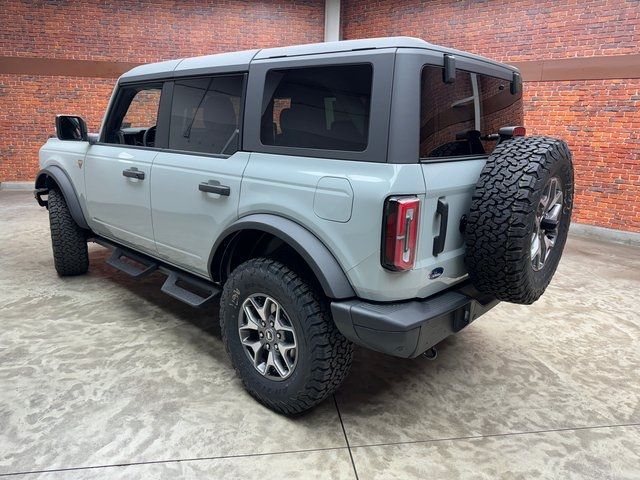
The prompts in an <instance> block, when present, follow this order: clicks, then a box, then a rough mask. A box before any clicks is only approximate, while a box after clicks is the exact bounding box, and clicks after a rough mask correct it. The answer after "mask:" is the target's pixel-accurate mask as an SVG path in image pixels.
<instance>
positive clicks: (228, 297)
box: [220, 258, 353, 415]
mask: <svg viewBox="0 0 640 480" xmlns="http://www.w3.org/2000/svg"><path fill="white" fill-rule="evenodd" d="M256 294H264V295H268V296H270V297H272V298H273V299H275V300H276V301H277V302H279V304H280V305H281V307H282V308H283V309H284V310H285V311H286V314H287V316H288V318H289V320H290V322H291V325H292V326H293V328H294V330H295V332H296V337H297V343H298V348H297V352H296V354H297V360H296V362H297V363H296V365H295V368H294V369H292V372H291V373H290V376H288V377H286V378H284V379H279V380H277V381H276V380H273V379H271V378H268V377H266V376H264V375H263V374H262V373H260V372H259V371H258V370H257V369H256V368H255V367H254V363H253V362H252V361H251V360H250V358H249V356H248V354H247V353H246V346H244V345H243V344H242V343H241V341H240V334H239V331H238V327H239V322H240V315H241V312H242V305H243V303H244V302H245V300H247V299H248V298H249V296H251V295H256ZM220 326H221V331H222V339H223V342H224V344H225V348H226V350H227V353H228V354H229V357H230V358H231V362H232V363H233V366H234V368H235V370H236V372H237V374H238V376H239V377H240V379H241V380H242V383H243V384H244V386H245V388H246V390H247V391H248V392H249V393H250V394H251V395H252V396H253V397H254V398H255V399H257V400H258V401H259V402H260V403H262V404H263V405H265V406H267V407H268V408H270V409H272V410H274V411H276V412H279V413H283V414H285V415H295V414H299V413H302V412H304V411H306V410H309V409H311V408H313V407H314V406H315V405H317V404H318V403H320V402H321V401H322V400H324V399H325V398H326V397H327V396H329V395H331V394H332V393H333V392H334V391H335V390H336V389H337V388H338V386H339V385H340V384H341V383H342V381H343V380H344V378H345V377H346V376H347V373H348V372H349V368H350V367H351V360H352V356H353V345H352V343H351V342H350V341H349V340H347V339H346V338H345V337H344V336H343V335H342V334H341V333H340V332H339V331H338V329H337V327H336V325H335V323H334V321H333V318H332V317H331V313H330V311H329V308H328V304H327V301H326V299H325V297H324V296H323V295H322V293H321V292H319V291H316V290H315V289H314V288H313V287H312V286H310V285H309V284H308V283H307V282H305V281H304V280H303V279H302V277H301V276H300V275H298V274H297V273H296V272H294V271H293V270H291V269H290V268H288V267H286V266H285V265H283V264H282V263H280V262H278V261H276V260H272V259H266V258H254V259H251V260H248V261H247V262H245V263H243V264H241V265H240V266H238V267H237V268H236V269H235V270H233V272H231V275H230V276H229V278H228V280H227V282H226V283H225V285H224V288H223V291H222V297H221V300H220Z"/></svg>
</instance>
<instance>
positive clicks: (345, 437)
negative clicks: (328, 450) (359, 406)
mask: <svg viewBox="0 0 640 480" xmlns="http://www.w3.org/2000/svg"><path fill="white" fill-rule="evenodd" d="M333 403H334V404H335V406H336V412H338V420H340V426H341V427H342V433H343V434H344V441H345V442H346V444H347V451H348V452H349V458H350V459H351V466H352V467H353V473H354V475H355V476H356V480H359V477H358V469H357V468H356V462H355V460H354V459H353V452H352V451H351V446H350V445H349V437H347V429H346V428H344V422H343V421H342V414H341V413H340V407H338V399H337V398H336V396H335V394H334V395H333Z"/></svg>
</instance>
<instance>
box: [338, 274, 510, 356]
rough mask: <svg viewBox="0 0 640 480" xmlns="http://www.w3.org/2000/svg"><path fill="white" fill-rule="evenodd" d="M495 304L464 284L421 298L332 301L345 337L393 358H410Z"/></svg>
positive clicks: (496, 301)
mask: <svg viewBox="0 0 640 480" xmlns="http://www.w3.org/2000/svg"><path fill="white" fill-rule="evenodd" d="M497 304H498V300H496V299H495V298H494V297H491V296H486V295H482V294H480V293H479V292H478V291H477V290H476V289H474V288H473V286H471V285H470V284H469V283H468V282H467V283H464V284H462V285H459V286H456V287H454V288H453V289H450V290H446V291H444V292H442V293H439V294H436V295H433V296H431V297H429V298H426V299H424V300H411V301H407V302H398V303H374V302H369V301H366V300H360V299H351V300H344V301H335V302H332V303H331V312H332V314H333V319H334V321H335V322H336V325H337V326H338V329H339V330H340V331H341V332H342V334H343V335H344V336H345V337H347V338H348V339H349V340H351V341H353V342H355V343H357V344H359V345H362V346H364V347H367V348H370V349H372V350H377V351H379V352H383V353H387V354H389V355H393V356H396V357H403V358H413V357H417V356H418V355H420V354H422V353H423V352H425V351H426V350H428V349H429V348H431V347H433V346H434V345H436V344H437V343H439V342H441V341H442V340H444V339H445V338H447V337H448V336H449V335H451V334H453V333H456V332H459V331H460V330H462V329H463V328H464V327H466V326H467V325H469V324H470V323H471V322H473V321H474V320H475V319H476V318H478V317H479V316H481V315H483V314H484V313H486V312H487V311H488V310H490V309H491V308H493V307H495V306H496V305H497Z"/></svg>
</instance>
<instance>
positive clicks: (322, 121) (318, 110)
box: [260, 64, 373, 151]
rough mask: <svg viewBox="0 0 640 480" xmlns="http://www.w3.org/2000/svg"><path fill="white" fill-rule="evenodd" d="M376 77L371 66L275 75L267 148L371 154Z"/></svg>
mask: <svg viewBox="0 0 640 480" xmlns="http://www.w3.org/2000/svg"><path fill="white" fill-rule="evenodd" d="M372 74H373V69H372V67H371V65H369V64H361V65H337V66H324V67H306V68H293V69H286V70H270V71H269V72H268V73H267V77H266V82H265V87H264V98H263V102H262V105H263V107H262V123H261V130H260V140H261V141H262V144H263V145H277V146H283V147H299V148H314V149H323V150H347V151H362V150H365V149H366V148H367V140H368V136H369V108H370V103H371V79H372Z"/></svg>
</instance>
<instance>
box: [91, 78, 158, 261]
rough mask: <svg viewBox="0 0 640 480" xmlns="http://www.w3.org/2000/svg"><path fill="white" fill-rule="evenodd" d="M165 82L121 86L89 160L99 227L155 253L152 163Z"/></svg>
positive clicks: (93, 208) (93, 214)
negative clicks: (152, 218)
mask: <svg viewBox="0 0 640 480" xmlns="http://www.w3.org/2000/svg"><path fill="white" fill-rule="evenodd" d="M162 87H163V85H162V83H148V84H135V85H129V86H126V85H125V86H121V87H119V89H118V91H117V93H116V97H115V98H114V101H113V104H112V106H111V108H110V110H109V113H108V115H107V118H106V121H105V125H104V128H103V132H102V137H101V139H100V142H99V143H97V144H95V145H91V146H90V147H89V149H88V150H87V155H86V160H85V186H86V192H87V210H88V213H89V217H90V220H89V222H90V224H91V227H92V228H93V230H94V231H95V232H96V233H98V234H100V235H103V236H105V237H107V238H111V239H113V240H116V241H118V242H121V243H125V244H129V245H132V246H134V247H136V249H139V250H144V251H146V252H148V253H152V254H153V253H155V243H154V239H153V227H152V223H151V203H150V193H149V192H150V188H149V186H150V182H151V178H150V175H151V165H152V163H153V160H154V158H155V156H156V155H157V153H158V149H157V148H156V142H155V137H156V131H157V130H158V128H159V125H158V110H159V108H160V102H161V97H162Z"/></svg>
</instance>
